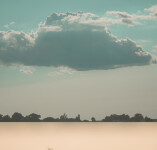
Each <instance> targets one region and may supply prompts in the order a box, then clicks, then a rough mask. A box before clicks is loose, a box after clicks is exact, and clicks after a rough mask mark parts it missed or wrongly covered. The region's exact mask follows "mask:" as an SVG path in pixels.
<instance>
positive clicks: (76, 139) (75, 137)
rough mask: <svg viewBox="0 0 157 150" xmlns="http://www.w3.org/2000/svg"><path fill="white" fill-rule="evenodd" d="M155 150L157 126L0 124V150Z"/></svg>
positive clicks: (120, 124) (124, 124) (140, 124)
mask: <svg viewBox="0 0 157 150" xmlns="http://www.w3.org/2000/svg"><path fill="white" fill-rule="evenodd" d="M48 149H53V150H157V123H0V150H48Z"/></svg>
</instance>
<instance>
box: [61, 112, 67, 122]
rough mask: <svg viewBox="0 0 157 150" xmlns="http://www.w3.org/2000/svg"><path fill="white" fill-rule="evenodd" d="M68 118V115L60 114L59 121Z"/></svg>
mask: <svg viewBox="0 0 157 150" xmlns="http://www.w3.org/2000/svg"><path fill="white" fill-rule="evenodd" d="M67 120H68V116H67V114H65V113H64V114H63V115H61V116H60V121H67Z"/></svg>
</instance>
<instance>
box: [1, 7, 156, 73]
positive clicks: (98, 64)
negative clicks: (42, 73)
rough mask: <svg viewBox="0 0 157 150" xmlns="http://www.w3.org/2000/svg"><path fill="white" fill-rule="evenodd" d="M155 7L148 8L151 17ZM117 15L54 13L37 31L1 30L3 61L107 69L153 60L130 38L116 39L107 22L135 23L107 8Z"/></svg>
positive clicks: (9, 63) (153, 61)
mask: <svg viewBox="0 0 157 150" xmlns="http://www.w3.org/2000/svg"><path fill="white" fill-rule="evenodd" d="M153 10H154V8H153V7H152V9H147V11H151V12H152V13H151V14H150V15H151V16H153V19H154V18H155V17H156V13H155V12H153ZM107 14H108V15H118V16H119V17H120V19H115V20H114V19H109V18H102V17H99V16H97V15H95V14H92V13H83V12H77V13H60V14H58V13H53V14H52V15H51V16H49V17H47V19H46V21H45V22H44V23H43V24H42V23H41V24H40V25H39V28H38V29H37V31H36V32H32V33H30V34H26V33H24V32H19V31H0V62H1V64H3V65H12V64H22V65H26V66H54V67H59V66H66V67H69V68H73V69H76V70H91V69H110V68H115V67H121V66H131V65H146V64H151V63H156V58H155V57H154V56H152V55H151V54H149V53H148V52H147V51H145V50H144V49H143V48H142V47H141V46H138V45H137V44H136V43H135V42H134V41H132V40H131V39H121V40H120V39H118V38H117V37H115V36H114V35H112V34H111V32H110V31H109V30H108V29H107V27H106V25H107V24H117V23H119V24H121V23H124V24H130V23H132V25H134V24H138V23H136V22H135V21H133V20H131V21H129V20H130V19H131V18H132V16H131V15H129V14H126V13H124V12H114V11H112V12H107Z"/></svg>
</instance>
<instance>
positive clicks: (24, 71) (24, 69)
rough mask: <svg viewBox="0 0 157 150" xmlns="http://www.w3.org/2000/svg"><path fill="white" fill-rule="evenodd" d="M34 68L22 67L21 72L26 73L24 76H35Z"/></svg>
mask: <svg viewBox="0 0 157 150" xmlns="http://www.w3.org/2000/svg"><path fill="white" fill-rule="evenodd" d="M33 70H34V68H33V67H30V66H22V68H21V69H20V72H22V73H24V74H33Z"/></svg>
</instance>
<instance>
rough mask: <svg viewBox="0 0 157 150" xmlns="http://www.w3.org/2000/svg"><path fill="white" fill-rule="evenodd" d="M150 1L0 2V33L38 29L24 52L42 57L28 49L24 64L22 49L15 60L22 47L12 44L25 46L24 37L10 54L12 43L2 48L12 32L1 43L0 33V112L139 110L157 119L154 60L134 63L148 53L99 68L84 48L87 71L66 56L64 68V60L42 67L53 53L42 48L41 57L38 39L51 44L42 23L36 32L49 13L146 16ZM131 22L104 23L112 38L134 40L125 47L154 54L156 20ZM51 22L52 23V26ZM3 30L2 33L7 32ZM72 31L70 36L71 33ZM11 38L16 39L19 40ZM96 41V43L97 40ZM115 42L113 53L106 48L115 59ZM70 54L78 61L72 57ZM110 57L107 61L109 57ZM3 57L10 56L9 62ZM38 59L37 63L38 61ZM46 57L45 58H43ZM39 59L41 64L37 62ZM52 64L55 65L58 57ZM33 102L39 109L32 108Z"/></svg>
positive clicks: (56, 113)
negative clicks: (130, 23) (118, 13)
mask: <svg viewBox="0 0 157 150" xmlns="http://www.w3.org/2000/svg"><path fill="white" fill-rule="evenodd" d="M154 5H157V1H156V0H149V1H148V0H138V1H137V0H131V1H130V0H116V1H115V0H92V1H91V0H79V1H78V0H66V1H63V0H0V19H1V21H0V31H9V30H14V31H16V32H24V34H25V35H29V33H30V32H31V31H34V32H36V31H37V33H38V36H39V39H38V38H37V40H36V41H37V42H36V45H37V46H36V45H35V46H36V47H35V48H34V49H29V48H28V50H34V51H35V54H36V55H37V54H38V53H39V54H40V53H41V55H43V56H44V58H41V57H39V59H38V60H37V61H34V59H33V60H31V58H34V57H33V55H34V53H32V54H31V55H30V56H29V57H28V58H30V61H28V62H27V59H28V58H27V57H26V58H25V56H27V53H24V55H23V56H24V57H22V59H23V58H24V60H22V59H21V58H20V59H19V60H17V62H16V61H15V60H14V58H15V59H16V58H18V56H19V53H20V54H21V49H19V51H18V46H17V45H18V44H19V45H20V44H21V45H20V46H19V47H20V48H21V47H22V46H23V44H25V43H22V41H24V40H25V39H22V38H25V36H24V37H20V38H19V39H22V40H21V41H20V42H19V43H17V45H14V46H15V49H13V51H14V52H15V54H13V53H10V47H11V48H12V45H11V46H10V45H9V44H8V45H9V46H10V47H9V46H8V47H7V46H6V45H7V44H6V43H7V42H9V41H10V40H12V39H14V37H13V38H12V37H11V36H12V35H9V36H10V37H11V38H10V39H8V40H6V41H2V38H1V37H0V62H1V61H2V63H1V64H0V96H1V99H0V104H1V105H0V110H1V111H0V114H1V113H2V114H11V113H13V112H15V111H19V112H21V113H24V114H28V113H30V112H33V111H34V112H36V113H40V114H42V115H45V116H48V115H52V116H59V115H60V114H62V113H64V112H66V113H68V114H69V115H71V116H73V115H77V113H80V114H82V116H83V117H84V118H88V117H90V116H93V115H95V117H97V118H102V117H103V116H105V115H106V114H107V115H109V114H111V113H128V114H131V115H133V114H134V113H136V112H141V113H143V114H144V115H149V116H151V117H156V118H157V111H156V109H155V106H156V105H157V101H156V97H157V94H156V89H157V79H156V77H157V66H156V64H152V65H146V66H145V64H147V62H145V64H144V65H143V64H142V65H139V66H136V65H137V64H138V63H139V62H140V61H145V60H146V61H147V59H150V58H149V57H148V58H147V57H146V58H145V56H144V58H143V59H142V58H139V62H138V61H137V62H135V65H133V66H131V67H130V64H127V63H128V62H129V61H130V59H131V61H134V60H136V59H134V57H133V56H132V53H131V55H129V54H130V53H129V54H128V55H126V59H124V64H122V65H124V66H126V67H122V68H121V67H120V68H119V66H118V68H116V69H113V68H109V69H108V68H107V69H103V70H102V69H97V68H94V67H95V66H92V63H91V64H90V63H89V64H88V62H90V59H89V60H88V57H87V56H86V55H88V52H89V51H87V52H86V53H85V56H84V57H83V60H82V62H83V63H85V62H87V66H86V67H87V68H88V67H89V68H88V69H86V68H83V69H84V70H83V69H82V70H79V69H78V68H79V67H82V66H81V63H80V64H79V61H78V62H76V64H75V63H74V62H70V60H71V59H70V58H71V57H69V59H68V61H63V62H66V63H67V64H65V66H67V67H63V66H64V63H63V64H62V61H61V65H60V64H59V65H58V64H57V65H58V67H57V68H56V67H55V65H54V66H53V65H52V66H51V64H48V65H47V63H51V59H50V60H49V56H50V55H51V54H52V55H53V53H50V52H49V50H47V51H46V52H47V53H48V54H47V55H45V54H44V53H43V51H42V48H41V47H42V46H43V45H44V44H45V43H44V42H43V41H44V40H45V41H47V43H46V44H47V45H48V44H49V45H50V46H49V45H48V47H51V46H52V45H51V41H49V39H47V38H48V37H49V36H51V34H50V35H49V34H48V35H47V31H44V29H45V28H46V29H49V28H48V26H46V25H44V27H43V28H42V27H40V28H41V30H39V26H38V25H39V24H40V22H42V23H44V22H45V21H46V18H47V17H48V16H50V15H51V14H52V13H54V12H57V13H67V12H75V13H77V12H78V11H83V12H84V13H88V12H89V13H92V14H95V15H97V16H99V17H100V20H101V18H103V17H109V18H110V19H114V18H115V16H112V15H111V16H107V14H106V13H107V12H111V11H114V13H115V12H116V11H120V12H126V13H127V14H129V15H133V14H136V16H140V15H141V16H142V15H143V16H144V15H145V16H147V15H149V12H147V11H144V9H148V8H151V7H152V6H154ZM154 12H156V11H154ZM116 13H117V12H116ZM150 13H151V12H150ZM51 17H52V16H51ZM52 19H53V18H52ZM123 19H124V18H123ZM133 21H135V23H136V21H137V25H136V24H135V25H131V26H130V25H129V24H128V25H126V24H125V23H118V24H107V25H106V26H107V28H108V30H109V31H110V32H111V33H112V34H113V35H115V36H116V37H117V39H126V38H129V39H131V40H133V41H134V42H135V43H136V44H135V45H134V43H133V42H130V41H129V40H128V41H127V42H128V45H129V44H130V43H131V45H129V47H133V50H135V51H137V52H138V49H137V45H140V46H141V47H142V48H144V49H145V50H146V51H147V52H149V53H150V55H149V56H151V54H153V55H154V56H156V55H157V18H155V19H141V20H140V19H139V20H138V19H137V20H136V19H135V20H133ZM47 22H48V21H47ZM48 23H49V22H48ZM138 23H139V24H138ZM53 25H54V24H52V26H53ZM57 25H58V24H57ZM58 26H59V25H58ZM61 27H63V29H64V23H63V24H61ZM65 27H66V26H65ZM72 27H73V25H72V26H70V28H72ZM74 28H75V26H74ZM43 32H44V34H43ZM48 32H49V31H48ZM84 33H85V34H84ZM84 33H83V35H84V36H87V37H88V36H89V35H88V32H87V33H86V32H84ZM4 34H6V32H5V33H4ZM13 34H14V33H13ZM73 34H75V31H74V33H73ZM73 34H72V35H73ZM81 34H82V33H81ZM104 34H105V35H106V36H108V35H109V34H108V32H106V31H105V32H104ZM0 36H1V35H0ZM13 36H14V35H13ZM16 36H18V35H16ZM16 36H15V38H16ZM21 36H22V35H21ZM46 36H47V37H46ZM61 36H64V35H61ZM70 36H71V35H66V36H65V37H67V39H71V37H70ZM97 36H98V37H99V36H102V35H101V34H100V35H99V32H98V35H96V37H97ZM112 38H113V37H112V36H110V37H109V41H105V42H106V44H107V42H110V40H111V41H112ZM60 39H62V37H59V40H60ZM80 39H81V38H80ZM96 39H97V38H96ZM16 40H17V41H18V38H17V39H16ZM16 40H15V41H16ZM27 40H28V39H27V38H26V44H25V45H24V46H23V47H24V48H25V47H26V49H27V45H29V44H30V43H29V40H28V41H27ZM99 40H100V39H99ZM99 40H98V41H99ZM1 41H2V42H1ZM98 41H96V44H97V43H98ZM27 42H28V43H27ZM42 42H43V43H42ZM66 42H67V43H68V42H69V41H68V40H67V41H66V40H65V43H66ZM127 42H126V45H127ZM129 42H130V43H129ZM1 43H2V44H1ZM63 43H64V41H63ZM72 43H73V42H72ZM124 43H125V42H124ZM86 44H87V45H85V47H87V48H88V45H90V42H89V43H88V41H87V42H86ZM100 44H101V43H100ZM114 44H115V43H112V44H111V46H110V45H109V47H110V48H113V51H111V54H112V53H113V59H114V57H115V59H117V58H121V59H123V58H122V56H123V53H121V51H120V50H119V49H118V48H117V49H118V51H120V55H118V57H116V56H115V55H116V54H117V53H115V54H114V52H115V49H114V48H115V47H114V46H112V45H114ZM3 45H4V47H3ZM102 45H103V44H102ZM121 45H122V44H121ZM128 45H127V46H128ZM5 46H6V47H5ZM16 46H17V47H16ZM64 46H65V45H64ZM64 46H58V45H57V46H56V47H57V48H58V49H59V48H60V47H61V48H62V47H64ZM117 46H119V45H117ZM134 46H135V48H134ZM23 47H22V48H23ZM54 47H55V46H54ZM78 47H79V46H78ZM129 47H128V49H129ZM153 47H154V48H153ZM40 48H41V49H40ZM70 48H71V49H70V50H73V47H70ZM79 48H80V47H79ZM4 49H5V50H6V51H7V50H8V52H9V53H8V54H9V55H7V54H3V52H4ZM38 49H39V51H38ZM122 49H123V47H122ZM11 50H12V49H11ZM61 51H62V49H61ZM16 52H19V53H16ZM24 52H25V51H24ZM70 52H71V51H70ZM94 52H95V51H94ZM98 52H99V51H98ZM65 54H66V53H65ZM70 54H71V53H70ZM94 54H95V55H96V56H98V58H99V57H101V55H103V54H101V49H100V54H99V53H98V54H97V51H96V52H95V53H94ZM105 54H106V53H105ZM6 55H7V56H6ZM67 55H68V54H67ZM77 55H78V56H81V55H82V52H80V53H77ZM124 56H125V55H124ZM56 57H57V54H56ZM62 57H63V56H62ZM62 57H61V58H62ZM73 57H74V58H75V59H77V57H75V55H74V56H73ZM110 57H111V58H110V59H111V60H112V55H111V56H110ZM127 57H128V58H127ZM8 58H10V59H9V60H8ZM78 58H79V57H78ZM84 58H85V59H87V61H85V60H84ZM98 58H95V60H96V61H98ZM75 59H74V60H75ZM121 59H120V60H121ZM12 60H13V62H11V63H13V65H12V64H10V61H12ZM21 60H22V61H21ZM39 60H40V61H41V62H39ZM45 60H48V61H47V62H46V61H45ZM63 60H64V58H63ZM72 60H73V59H72ZM14 61H15V62H14ZM20 61H21V63H20ZM44 61H45V62H44ZM148 61H149V60H148ZM43 62H44V63H45V64H46V65H45V64H42V63H43ZM80 62H81V61H80ZM100 62H101V61H100ZM14 63H15V64H14ZM16 63H17V64H16ZM29 63H30V64H29ZM31 63H32V64H31ZM52 63H53V62H52ZM55 63H58V61H57V58H56V62H55ZM59 63H60V62H59ZM125 63H126V64H125ZM94 65H95V64H94ZM96 65H97V64H96ZM98 65H99V64H98ZM113 65H115V66H116V65H117V64H114V63H113ZM118 65H119V64H118ZM131 65H132V62H131ZM91 66H92V67H93V68H92V67H91ZM90 67H91V68H90ZM98 67H99V66H98ZM107 67H108V66H107ZM100 68H101V66H100ZM36 105H38V106H39V107H38V108H36Z"/></svg>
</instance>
